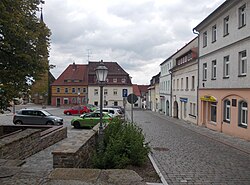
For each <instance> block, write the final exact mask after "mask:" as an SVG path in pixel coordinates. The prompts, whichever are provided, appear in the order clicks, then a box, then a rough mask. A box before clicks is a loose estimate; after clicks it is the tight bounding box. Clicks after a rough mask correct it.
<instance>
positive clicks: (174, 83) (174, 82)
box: [173, 80, 175, 91]
mask: <svg viewBox="0 0 250 185" xmlns="http://www.w3.org/2000/svg"><path fill="white" fill-rule="evenodd" d="M174 90H175V80H173V91H174Z"/></svg>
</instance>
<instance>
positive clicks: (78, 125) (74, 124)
mask: <svg viewBox="0 0 250 185" xmlns="http://www.w3.org/2000/svg"><path fill="white" fill-rule="evenodd" d="M73 126H74V127H75V128H80V127H81V126H80V123H79V121H75V122H74V123H73Z"/></svg>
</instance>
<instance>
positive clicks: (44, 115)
mask: <svg viewBox="0 0 250 185" xmlns="http://www.w3.org/2000/svg"><path fill="white" fill-rule="evenodd" d="M13 123H14V124H18V125H22V124H24V125H62V124H63V119H62V118H60V117H57V116H53V115H52V114H51V113H49V112H48V111H46V110H36V109H21V110H19V111H18V112H16V114H15V115H14V117H13Z"/></svg>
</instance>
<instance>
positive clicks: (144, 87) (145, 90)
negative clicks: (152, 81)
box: [138, 85, 149, 93]
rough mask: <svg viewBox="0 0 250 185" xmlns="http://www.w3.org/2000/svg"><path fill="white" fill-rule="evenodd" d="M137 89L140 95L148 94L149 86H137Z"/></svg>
mask: <svg viewBox="0 0 250 185" xmlns="http://www.w3.org/2000/svg"><path fill="white" fill-rule="evenodd" d="M138 87H139V89H140V92H141V93H146V92H148V87H149V85H138Z"/></svg>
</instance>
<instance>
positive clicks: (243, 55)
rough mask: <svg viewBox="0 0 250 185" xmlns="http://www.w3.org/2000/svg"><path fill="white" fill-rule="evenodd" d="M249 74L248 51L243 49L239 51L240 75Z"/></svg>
mask: <svg viewBox="0 0 250 185" xmlns="http://www.w3.org/2000/svg"><path fill="white" fill-rule="evenodd" d="M246 74H247V52H246V50H245V51H242V52H240V53H239V75H246Z"/></svg>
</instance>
